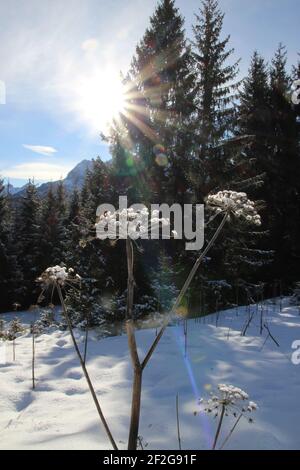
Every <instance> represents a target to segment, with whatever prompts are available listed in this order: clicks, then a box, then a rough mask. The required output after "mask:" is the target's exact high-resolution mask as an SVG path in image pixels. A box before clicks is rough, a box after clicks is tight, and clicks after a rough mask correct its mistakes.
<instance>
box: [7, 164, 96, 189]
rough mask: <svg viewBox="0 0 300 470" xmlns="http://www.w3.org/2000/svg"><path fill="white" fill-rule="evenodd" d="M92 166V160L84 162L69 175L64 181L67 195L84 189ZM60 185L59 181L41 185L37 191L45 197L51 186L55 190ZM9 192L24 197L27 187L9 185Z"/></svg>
mask: <svg viewBox="0 0 300 470" xmlns="http://www.w3.org/2000/svg"><path fill="white" fill-rule="evenodd" d="M92 164H93V162H92V160H82V161H81V162H80V163H78V165H76V166H75V167H74V168H73V169H72V170H71V171H70V172H69V173H68V174H67V176H66V178H65V179H63V180H62V181H63V183H64V187H65V190H66V192H67V193H71V192H72V191H73V190H74V189H75V188H77V189H81V188H82V185H83V182H84V178H85V175H86V172H87V170H88V169H90V168H91V167H92ZM58 184H59V181H53V182H48V183H43V184H41V185H40V186H38V189H37V191H38V194H39V196H41V197H43V196H45V195H46V194H47V192H48V191H49V188H50V186H52V188H53V189H54V190H55V188H56V187H57V185H58ZM8 190H9V193H10V194H11V195H12V196H13V197H15V198H18V197H21V196H23V194H24V192H25V190H26V185H25V186H22V187H21V188H14V187H13V186H12V185H9V188H8Z"/></svg>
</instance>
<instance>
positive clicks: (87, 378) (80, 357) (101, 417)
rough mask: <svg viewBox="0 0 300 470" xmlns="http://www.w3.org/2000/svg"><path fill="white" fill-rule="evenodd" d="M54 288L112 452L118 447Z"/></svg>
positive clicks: (61, 297) (58, 288) (58, 290)
mask: <svg viewBox="0 0 300 470" xmlns="http://www.w3.org/2000/svg"><path fill="white" fill-rule="evenodd" d="M56 287H57V292H58V295H59V299H60V302H61V306H62V309H63V312H64V315H65V318H66V320H67V325H68V328H69V331H70V335H71V338H72V341H73V345H74V348H75V351H76V353H77V356H78V358H79V362H80V365H81V368H82V371H83V373H84V376H85V378H86V381H87V384H88V386H89V389H90V392H91V395H92V398H93V400H94V403H95V406H96V409H97V411H98V414H99V417H100V420H101V422H102V424H103V426H104V429H105V432H106V434H107V436H108V438H109V440H110V442H111V445H112V447H113V449H114V450H118V447H117V445H116V443H115V440H114V438H113V436H112V434H111V432H110V429H109V427H108V424H107V422H106V419H105V417H104V415H103V412H102V410H101V407H100V404H99V401H98V398H97V395H96V392H95V390H94V387H93V384H92V382H91V379H90V376H89V374H88V371H87V369H86V367H85V364H84V362H83V359H82V356H81V353H80V350H79V347H78V344H77V341H76V339H75V336H74V333H73V327H72V323H71V320H70V317H69V314H68V312H67V309H66V305H65V301H64V298H63V295H62V291H61V287H60V285H59V284H56Z"/></svg>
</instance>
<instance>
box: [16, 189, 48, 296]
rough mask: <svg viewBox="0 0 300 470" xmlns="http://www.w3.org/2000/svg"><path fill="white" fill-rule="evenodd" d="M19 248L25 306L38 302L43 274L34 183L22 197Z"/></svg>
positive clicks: (18, 223)
mask: <svg viewBox="0 0 300 470" xmlns="http://www.w3.org/2000/svg"><path fill="white" fill-rule="evenodd" d="M17 227H18V230H17V246H18V255H19V259H20V260H22V273H23V278H24V288H25V298H24V301H25V304H26V305H29V304H30V303H34V302H35V301H36V298H35V297H36V295H37V286H36V282H35V281H36V279H37V277H38V276H39V275H40V273H41V272H42V268H43V266H42V265H41V257H42V252H41V232H40V200H39V198H38V195H37V189H36V186H35V184H34V182H33V181H29V182H28V184H27V185H26V189H25V194H24V196H22V198H21V200H20V203H19V208H18V219H17Z"/></svg>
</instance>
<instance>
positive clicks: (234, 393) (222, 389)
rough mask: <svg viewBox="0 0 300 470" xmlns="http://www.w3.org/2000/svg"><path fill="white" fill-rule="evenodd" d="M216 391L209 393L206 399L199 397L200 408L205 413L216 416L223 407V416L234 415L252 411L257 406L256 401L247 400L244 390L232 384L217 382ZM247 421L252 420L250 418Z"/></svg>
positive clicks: (247, 396)
mask: <svg viewBox="0 0 300 470" xmlns="http://www.w3.org/2000/svg"><path fill="white" fill-rule="evenodd" d="M218 391H219V393H218V394H214V393H211V397H210V398H209V399H208V400H206V399H203V398H201V399H200V401H199V403H200V405H201V409H202V410H203V411H204V412H205V413H208V414H212V415H213V416H215V417H217V416H218V415H219V414H220V412H221V411H222V409H223V408H225V416H228V415H229V414H231V415H233V416H234V417H236V416H237V414H238V413H243V414H245V413H252V412H253V411H255V410H257V408H258V406H257V404H256V403H254V402H253V401H249V395H248V394H247V393H246V392H244V390H242V389H241V388H238V387H235V386H234V385H226V384H219V385H218ZM249 421H250V422H252V419H251V418H250V419H249Z"/></svg>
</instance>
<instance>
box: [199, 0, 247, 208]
mask: <svg viewBox="0 0 300 470" xmlns="http://www.w3.org/2000/svg"><path fill="white" fill-rule="evenodd" d="M223 19H224V14H223V13H222V12H221V11H220V9H219V5H218V1H217V0H204V1H203V2H202V7H201V8H200V12H199V14H197V15H196V23H195V25H194V27H193V31H194V65H195V68H196V70H197V79H196V83H197V96H196V105H197V114H196V121H197V129H196V132H195V137H194V141H195V151H194V152H193V154H192V173H191V181H192V184H193V187H194V190H195V195H196V199H197V200H198V201H199V202H200V201H201V200H203V198H204V197H205V195H206V194H207V193H208V192H209V191H210V190H211V189H212V188H215V187H218V186H220V184H221V183H222V181H220V179H221V178H222V174H223V175H226V172H227V173H228V172H229V170H230V165H229V166H228V162H229V161H230V157H231V156H232V149H231V147H230V146H229V145H227V146H226V147H223V146H220V144H221V143H222V142H223V141H224V140H225V139H227V138H229V137H232V136H233V132H234V129H235V119H236V113H235V108H234V103H235V99H236V97H237V88H238V86H239V82H237V81H236V79H237V75H238V72H239V68H238V63H239V61H236V62H232V63H230V59H231V57H232V54H233V52H234V49H230V48H229V39H230V37H229V36H227V37H226V38H225V39H222V27H223ZM228 153H229V156H228ZM230 153H231V155H230Z"/></svg>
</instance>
